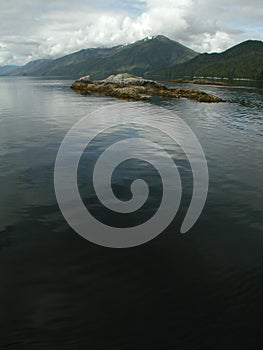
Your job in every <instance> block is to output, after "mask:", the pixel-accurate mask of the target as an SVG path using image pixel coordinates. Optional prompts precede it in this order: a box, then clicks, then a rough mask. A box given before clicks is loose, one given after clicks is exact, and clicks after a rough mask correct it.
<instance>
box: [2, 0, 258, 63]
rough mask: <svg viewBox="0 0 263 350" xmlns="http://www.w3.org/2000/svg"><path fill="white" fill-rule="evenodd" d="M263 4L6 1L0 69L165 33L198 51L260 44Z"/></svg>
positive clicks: (178, 0)
mask: <svg viewBox="0 0 263 350" xmlns="http://www.w3.org/2000/svg"><path fill="white" fill-rule="evenodd" d="M262 17H263V7H262V5H261V0H251V1H250V2H247V0H246V1H245V0H231V1H226V0H218V1H217V2H214V1H211V0H145V1H143V0H135V1H132V0H127V1H120V0H117V1H116V0H115V1H114V0H105V1H103V0H96V1H95V0H92V1H89V2H87V1H84V0H74V2H71V1H69V0H56V1H51V0H48V1H47V0H35V1H31V0H23V1H22V0H9V1H8V2H7V1H6V2H2V4H1V9H0V31H1V43H0V65H2V64H12V63H18V64H23V63H26V62H27V61H29V60H32V59H37V58H43V57H58V56H62V55H64V54H68V53H70V52H73V51H77V50H80V49H82V48H87V47H96V46H113V45H117V44H122V43H127V42H132V41H135V40H138V39H141V38H143V37H145V36H151V35H157V34H163V35H167V36H168V37H170V38H172V39H174V40H177V41H179V42H181V43H183V44H185V45H187V46H189V47H191V48H193V49H195V50H197V51H201V52H203V51H208V52H211V51H222V50H224V49H227V48H228V47H230V46H231V45H233V44H235V43H238V42H240V41H242V40H246V39H248V38H255V39H262V38H263V31H262Z"/></svg>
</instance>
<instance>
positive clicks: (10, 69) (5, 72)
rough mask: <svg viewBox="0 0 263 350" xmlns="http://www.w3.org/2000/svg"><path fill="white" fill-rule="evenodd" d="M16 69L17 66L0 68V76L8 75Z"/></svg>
mask: <svg viewBox="0 0 263 350" xmlns="http://www.w3.org/2000/svg"><path fill="white" fill-rule="evenodd" d="M18 68H19V66H11V65H10V66H0V75H8V74H10V73H11V72H13V71H14V70H16V69H18Z"/></svg>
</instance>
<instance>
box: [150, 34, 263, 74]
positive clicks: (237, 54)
mask: <svg viewBox="0 0 263 350" xmlns="http://www.w3.org/2000/svg"><path fill="white" fill-rule="evenodd" d="M149 75H154V76H159V77H162V78H165V79H173V78H182V77H191V78H193V77H199V78H210V77H211V78H213V77H217V78H227V79H230V80H231V79H234V78H238V79H254V80H261V79H263V42H262V41H260V40H251V39H250V40H246V41H243V42H241V43H239V44H237V45H235V46H233V47H230V48H229V49H227V50H225V51H223V52H221V53H210V54H209V53H202V54H200V55H197V56H196V57H194V58H192V59H190V60H189V61H187V62H183V63H181V64H176V65H173V66H171V67H166V68H164V69H161V70H159V71H155V72H150V73H149Z"/></svg>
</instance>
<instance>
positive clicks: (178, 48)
mask: <svg viewBox="0 0 263 350" xmlns="http://www.w3.org/2000/svg"><path fill="white" fill-rule="evenodd" d="M196 55H198V53H197V52H195V51H193V50H191V49H189V48H188V47H186V46H184V45H182V44H180V43H178V42H176V41H173V40H171V39H169V38H167V37H165V36H163V35H158V36H155V37H153V38H151V39H150V38H144V39H141V40H138V41H136V42H134V43H131V44H128V45H117V46H114V47H110V48H100V47H99V48H88V49H82V50H80V51H77V52H73V53H71V54H69V55H66V56H62V57H59V58H57V59H54V60H42V61H41V60H36V61H31V62H29V63H27V64H26V65H25V66H22V67H20V68H18V69H16V70H14V71H13V72H11V73H10V75H29V76H31V75H37V76H74V77H80V76H82V75H87V74H89V75H91V76H92V77H93V78H96V79H98V78H105V77H106V76H108V75H110V74H117V73H121V72H128V73H131V74H135V75H144V74H145V73H146V72H147V71H151V70H156V69H160V68H164V67H168V66H171V65H173V64H175V63H180V62H185V61H187V60H189V59H190V58H193V57H195V56H196Z"/></svg>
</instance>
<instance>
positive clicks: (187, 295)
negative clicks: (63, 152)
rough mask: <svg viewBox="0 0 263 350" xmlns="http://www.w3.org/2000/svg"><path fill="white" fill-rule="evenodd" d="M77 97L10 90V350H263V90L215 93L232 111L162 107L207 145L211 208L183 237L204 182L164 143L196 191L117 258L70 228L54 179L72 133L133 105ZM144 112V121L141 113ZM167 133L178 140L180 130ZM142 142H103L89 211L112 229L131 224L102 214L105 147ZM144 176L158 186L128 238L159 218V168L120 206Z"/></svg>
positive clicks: (0, 338)
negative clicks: (99, 115) (98, 189)
mask: <svg viewBox="0 0 263 350" xmlns="http://www.w3.org/2000/svg"><path fill="white" fill-rule="evenodd" d="M70 83H71V81H67V80H39V79H28V78H1V79H0V123H1V124H0V125H1V128H0V178H1V182H0V188H1V197H0V207H1V211H0V326H1V327H0V348H3V349H5V348H7V349H19V350H20V349H21V350H23V349H25V350H28V349H54V350H57V349H74V350H75V349H91V350H93V349H114V350H116V349H121V350H122V349H145V348H148V349H180V350H181V349H216V350H217V349H231V350H232V349H256V348H257V349H258V348H262V345H263V344H262V343H263V342H262V332H263V329H262V328H263V326H262V314H263V253H262V252H263V206H262V204H263V203H262V198H263V157H262V151H263V115H262V114H263V90H262V89H260V88H257V89H255V88H249V87H246V88H238V87H212V86H207V87H205V86H201V89H202V90H205V91H208V92H212V93H215V94H217V95H218V96H220V97H223V98H224V99H226V100H227V103H223V104H199V103H196V102H194V101H187V100H183V99H182V100H159V99H156V100H155V101H153V102H152V104H153V105H161V106H162V107H164V108H167V109H169V110H171V111H174V112H176V113H177V114H178V115H179V116H180V117H182V118H183V119H184V120H185V121H186V122H187V123H188V124H189V125H190V127H191V128H192V129H193V131H194V132H195V134H196V135H197V137H198V139H199V141H200V143H201V144H202V147H203V149H204V151H205V154H206V157H207V161H208V167H209V173H210V188H209V193H208V199H207V203H206V206H205V209H204V211H203V213H202V215H201V217H200V218H199V221H198V222H197V223H196V225H195V226H194V227H193V228H192V230H191V231H190V232H189V233H188V234H186V235H180V233H179V228H180V224H181V222H182V219H183V217H184V215H185V212H186V209H187V207H188V205H189V200H190V198H191V190H192V178H191V171H190V166H189V164H188V162H187V160H186V159H185V157H184V155H183V154H182V151H181V150H180V149H178V148H176V146H174V148H173V145H172V144H171V140H166V139H164V140H162V142H163V143H164V144H165V147H166V148H167V149H168V150H169V151H170V152H171V154H172V156H173V158H174V160H175V162H177V164H178V166H179V169H180V174H181V177H182V181H183V185H184V186H183V187H184V197H183V201H182V205H181V207H180V210H179V212H178V214H177V216H176V218H175V220H174V222H173V223H172V224H171V225H170V226H169V227H168V228H167V229H166V230H165V232H164V233H162V234H161V235H159V236H158V237H157V238H155V239H154V240H152V241H151V242H148V243H147V244H145V245H142V246H139V247H137V248H130V249H109V248H104V247H100V246H96V245H94V244H92V243H90V242H88V241H86V240H84V239H83V238H81V237H80V236H79V235H78V234H77V233H75V232H74V231H73V230H72V229H71V228H70V227H69V225H68V224H67V222H66V221H65V220H64V218H63V216H62V214H61V213H60V210H59V208H58V205H57V202H56V198H55V194H54V186H53V168H54V163H55V159H56V154H57V151H58V148H59V146H60V143H61V141H62V139H63V137H64V136H65V134H66V132H67V131H68V130H69V129H70V127H71V126H73V125H74V124H75V123H76V122H77V121H78V120H79V119H80V118H82V117H83V116H85V115H86V114H87V113H90V112H91V111H94V110H96V109H97V108H99V107H103V106H108V105H110V104H113V103H118V104H119V106H120V108H122V103H123V102H121V101H116V100H114V99H112V98H108V97H105V98H103V97H95V96H93V97H84V96H81V95H78V94H76V93H75V92H73V91H72V90H70V88H69V86H70ZM184 87H185V86H184ZM194 88H195V89H196V88H198V87H197V86H196V85H195V86H194ZM133 106H134V116H135V117H138V116H137V114H136V109H137V108H138V106H141V103H139V104H138V103H133ZM154 118H157V117H156V116H155V117H154ZM162 121H163V122H165V123H167V124H168V125H170V127H171V128H176V123H175V121H174V120H173V118H171V117H170V116H167V120H162ZM106 126H107V122H106V121H105V127H106ZM133 132H134V130H133V129H129V128H128V129H127V128H126V129H120V130H115V132H114V134H112V135H111V136H110V137H111V139H110V140H108V139H107V135H101V137H98V138H97V140H95V141H94V143H93V144H92V151H90V152H89V153H85V154H84V155H83V159H82V161H81V163H80V167H79V186H80V192H81V194H82V197H83V200H84V201H86V202H87V203H91V208H90V210H91V211H92V210H93V214H94V215H96V216H98V217H100V219H101V220H104V221H106V222H108V223H111V224H116V223H117V222H118V218H117V217H115V216H114V215H113V216H111V215H110V214H109V213H108V212H107V211H106V210H105V209H104V208H102V207H101V206H100V205H99V204H98V203H97V201H96V197H95V194H94V192H93V191H92V189H90V190H89V186H87V182H88V181H89V176H88V177H87V174H89V171H90V170H91V169H92V164H93V163H94V162H95V160H96V158H97V156H98V155H99V154H100V152H101V151H102V150H103V148H104V147H105V145H108V143H109V142H112V141H114V139H115V138H116V139H121V138H123V137H125V136H129V135H132V134H133ZM89 157H90V158H89ZM139 165H141V167H139ZM138 169H139V170H138ZM86 171H88V173H87V172H86ZM138 174H140V176H143V177H145V179H146V181H148V182H149V183H150V184H151V186H152V192H151V193H150V197H149V201H148V206H146V208H144V209H143V210H142V211H140V212H139V214H138V215H136V216H130V217H121V219H120V220H119V225H120V226H126V225H129V224H132V223H134V222H136V223H137V224H138V223H140V222H141V221H142V220H143V219H145V218H147V216H149V215H150V212H151V210H153V209H154V208H155V207H158V203H159V200H160V194H161V191H160V189H159V186H160V181H159V179H158V176H156V173H155V172H154V169H152V168H151V167H147V166H145V164H140V163H139V164H138V163H137V164H136V163H134V162H130V163H126V164H123V166H122V167H120V169H119V173H118V172H117V171H116V174H115V175H114V176H115V178H114V180H115V181H114V186H115V191H116V193H117V194H118V195H119V196H120V197H122V199H125V198H126V199H127V198H129V191H127V181H128V180H129V179H134V178H136V176H137V175H138ZM127 220H128V221H129V222H130V223H129V222H128V223H127ZM259 344H261V345H259Z"/></svg>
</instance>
